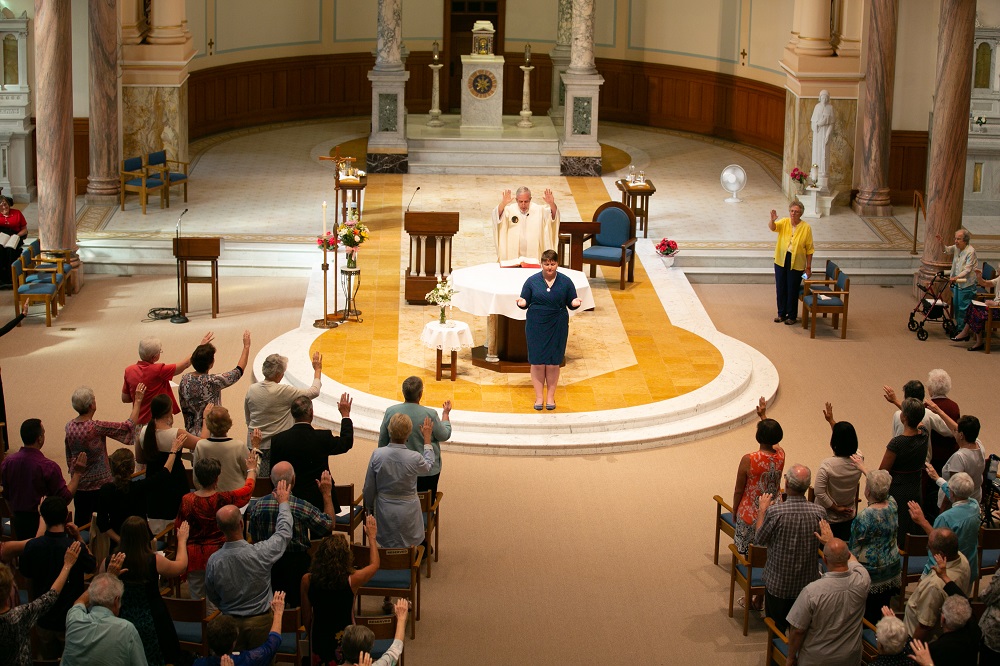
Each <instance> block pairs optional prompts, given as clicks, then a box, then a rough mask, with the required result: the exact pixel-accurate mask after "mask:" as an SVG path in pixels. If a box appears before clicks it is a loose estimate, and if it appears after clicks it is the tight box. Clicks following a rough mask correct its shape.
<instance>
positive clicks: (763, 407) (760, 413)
mask: <svg viewBox="0 0 1000 666" xmlns="http://www.w3.org/2000/svg"><path fill="white" fill-rule="evenodd" d="M754 411H756V412H757V418H759V419H760V420H761V421H763V420H764V419H766V418H767V400H766V399H765V398H764V396H760V399H759V400H757V407H756V408H754Z"/></svg>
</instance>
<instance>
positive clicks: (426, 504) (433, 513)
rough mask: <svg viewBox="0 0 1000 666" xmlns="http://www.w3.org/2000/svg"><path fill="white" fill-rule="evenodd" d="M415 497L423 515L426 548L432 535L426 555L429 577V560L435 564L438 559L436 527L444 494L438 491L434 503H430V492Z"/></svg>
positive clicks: (429, 574)
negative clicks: (429, 550)
mask: <svg viewBox="0 0 1000 666" xmlns="http://www.w3.org/2000/svg"><path fill="white" fill-rule="evenodd" d="M417 497H419V498H420V511H421V513H423V514H424V543H426V544H427V545H428V546H429V545H430V543H431V535H432V534H433V535H434V545H433V546H432V547H431V550H432V552H430V553H427V554H426V555H427V558H426V561H427V577H428V578H430V577H431V560H434V561H435V562H437V558H438V526H439V523H440V522H441V498H442V497H444V493H442V492H440V491H438V493H437V496H436V497H435V498H434V501H433V502H432V501H431V491H429V490H425V491H424V492H422V493H417ZM432 555H433V557H431V556H432Z"/></svg>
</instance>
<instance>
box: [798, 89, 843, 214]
mask: <svg viewBox="0 0 1000 666" xmlns="http://www.w3.org/2000/svg"><path fill="white" fill-rule="evenodd" d="M816 103H817V98H815V97H800V96H798V95H796V94H795V93H793V92H792V91H790V90H786V92H785V149H784V154H783V155H782V183H781V186H782V190H783V191H784V192H785V195H786V196H787V197H788V198H789V199H791V198H792V197H793V196H795V193H796V189H797V187H798V186H797V184H796V183H794V182H793V181H792V180H791V178H789V176H788V174H790V173H791V171H792V169H794V168H795V167H798V168H799V169H801V170H802V171H805V172H806V173H808V172H809V169H810V168H811V167H812V127H811V126H810V120H811V119H812V113H813V109H814V108H815V106H816ZM830 104H831V105H832V106H833V112H834V116H835V119H834V129H833V132H832V134H831V135H830V139H829V141H828V142H827V144H826V152H827V156H828V158H829V165H828V167H827V173H826V175H827V179H828V183H829V189H830V194H833V195H834V199H833V203H834V205H836V206H846V205H847V204H848V202H849V201H850V196H851V186H852V183H853V177H854V135H855V127H856V124H857V115H858V101H857V100H856V99H831V100H830Z"/></svg>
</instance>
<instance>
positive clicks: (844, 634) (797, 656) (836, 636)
mask: <svg viewBox="0 0 1000 666" xmlns="http://www.w3.org/2000/svg"><path fill="white" fill-rule="evenodd" d="M815 536H816V537H818V538H819V541H820V543H822V544H823V561H824V562H825V563H826V569H827V572H826V573H825V574H823V577H822V578H820V579H819V580H815V581H813V582H811V583H809V584H808V585H806V586H805V587H804V588H802V592H800V593H799V596H798V598H797V599H796V600H795V604H794V605H792V609H791V610H790V611H788V624H789V632H788V657H787V659H786V661H785V663H786V664H787V665H788V666H795V665H796V664H798V665H799V666H808V665H809V664H828V665H829V666H841V665H842V666H855V665H856V664H859V663H860V661H861V618H862V617H864V614H865V600H866V599H867V598H868V587H869V586H870V585H871V577H870V576H869V575H868V572H867V571H866V570H865V567H864V566H863V565H862V564H861V563H860V562H858V561H857V559H855V557H854V555H852V554H851V551H850V550H848V549H847V544H846V543H844V542H843V541H841V540H840V539H836V538H834V536H833V532H832V531H831V530H830V524H829V523H828V522H826V521H825V520H822V521H820V531H819V534H816V535H815Z"/></svg>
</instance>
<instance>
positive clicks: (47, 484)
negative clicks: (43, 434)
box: [0, 446, 73, 511]
mask: <svg viewBox="0 0 1000 666" xmlns="http://www.w3.org/2000/svg"><path fill="white" fill-rule="evenodd" d="M0 479H2V481H3V487H4V494H5V496H6V497H7V501H8V502H10V508H11V509H12V510H14V511H37V510H38V505H39V503H40V502H41V501H42V498H43V497H48V496H50V495H58V496H59V497H62V498H63V499H64V500H66V503H67V504H69V502H70V500H72V499H73V495H72V493H70V492H69V488H67V487H66V481H65V480H64V479H63V473H62V469H60V467H59V465H58V464H56V463H55V462H53V461H51V460H49V459H48V458H46V457H45V454H44V453H42V452H41V450H40V449H35V448H32V447H30V446H22V447H21V450H20V451H18V452H17V453H14V454H12V455H9V456H7V457H6V458H5V459H4V461H3V463H2V464H0Z"/></svg>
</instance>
